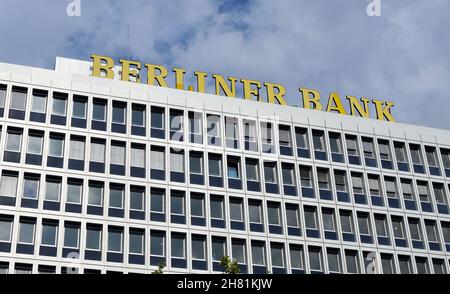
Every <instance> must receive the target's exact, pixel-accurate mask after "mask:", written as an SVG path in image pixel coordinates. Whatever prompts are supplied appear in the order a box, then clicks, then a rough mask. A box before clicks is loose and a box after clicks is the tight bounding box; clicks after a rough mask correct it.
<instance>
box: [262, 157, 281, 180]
mask: <svg viewBox="0 0 450 294" xmlns="http://www.w3.org/2000/svg"><path fill="white" fill-rule="evenodd" d="M264 177H265V180H266V183H270V184H276V183H278V180H277V167H276V163H275V162H274V163H272V162H264Z"/></svg>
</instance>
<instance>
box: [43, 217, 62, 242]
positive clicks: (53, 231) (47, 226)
mask: <svg viewBox="0 0 450 294" xmlns="http://www.w3.org/2000/svg"><path fill="white" fill-rule="evenodd" d="M57 242H58V223H57V222H56V223H55V222H52V221H45V220H43V221H42V235H41V245H44V246H51V247H56V244H57Z"/></svg>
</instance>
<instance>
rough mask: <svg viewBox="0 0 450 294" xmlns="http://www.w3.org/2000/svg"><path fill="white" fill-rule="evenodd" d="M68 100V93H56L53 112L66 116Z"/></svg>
mask: <svg viewBox="0 0 450 294" xmlns="http://www.w3.org/2000/svg"><path fill="white" fill-rule="evenodd" d="M66 102H67V94H63V93H54V94H53V108H52V114H54V115H60V116H66Z"/></svg>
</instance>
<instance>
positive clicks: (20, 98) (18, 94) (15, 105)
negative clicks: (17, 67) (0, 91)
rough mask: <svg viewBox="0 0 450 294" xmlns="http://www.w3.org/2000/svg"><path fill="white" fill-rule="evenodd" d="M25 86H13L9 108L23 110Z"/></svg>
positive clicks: (25, 94)
mask: <svg viewBox="0 0 450 294" xmlns="http://www.w3.org/2000/svg"><path fill="white" fill-rule="evenodd" d="M27 91H28V90H27V88H19V87H13V88H12V93H11V106H10V108H11V109H17V110H22V111H25V107H26V104H27Z"/></svg>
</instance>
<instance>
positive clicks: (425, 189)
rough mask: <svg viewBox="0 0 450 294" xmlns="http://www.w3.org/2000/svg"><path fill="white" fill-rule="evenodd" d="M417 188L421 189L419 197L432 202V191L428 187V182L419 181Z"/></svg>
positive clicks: (421, 199) (423, 200) (426, 201)
mask: <svg viewBox="0 0 450 294" xmlns="http://www.w3.org/2000/svg"><path fill="white" fill-rule="evenodd" d="M417 190H418V191H419V199H420V201H421V202H425V203H429V202H430V197H429V195H430V191H429V189H428V183H427V182H422V181H417Z"/></svg>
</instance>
